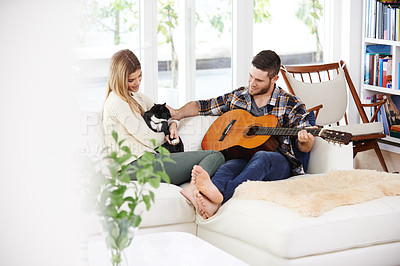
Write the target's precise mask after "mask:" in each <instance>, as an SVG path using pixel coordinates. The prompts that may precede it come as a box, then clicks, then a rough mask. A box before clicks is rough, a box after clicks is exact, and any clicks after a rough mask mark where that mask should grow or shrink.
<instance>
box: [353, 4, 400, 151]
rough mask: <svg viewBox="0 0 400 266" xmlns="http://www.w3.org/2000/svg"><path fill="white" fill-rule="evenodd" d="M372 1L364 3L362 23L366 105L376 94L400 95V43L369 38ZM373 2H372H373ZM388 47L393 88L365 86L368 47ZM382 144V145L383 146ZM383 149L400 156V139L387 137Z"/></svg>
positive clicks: (362, 96)
mask: <svg viewBox="0 0 400 266" xmlns="http://www.w3.org/2000/svg"><path fill="white" fill-rule="evenodd" d="M369 1H370V0H364V1H363V16H362V17H363V21H362V33H363V34H362V53H361V75H362V76H361V91H360V96H361V99H362V101H363V102H364V103H366V102H367V97H370V96H372V95H374V94H384V95H400V89H399V86H400V84H399V82H400V80H399V78H400V77H399V71H400V69H399V63H400V41H392V40H382V39H376V38H368V37H366V36H367V32H366V28H367V27H366V20H367V3H368V2H369ZM371 1H372V0H371ZM376 44H380V45H387V46H390V50H391V55H392V62H393V63H392V88H382V87H378V86H372V85H369V84H364V72H365V69H364V65H365V53H366V47H367V46H368V45H376ZM381 143H382V145H381ZM380 146H381V149H384V150H388V151H391V152H395V153H399V154H400V139H399V138H394V137H391V136H387V137H386V138H384V139H383V140H382V141H380Z"/></svg>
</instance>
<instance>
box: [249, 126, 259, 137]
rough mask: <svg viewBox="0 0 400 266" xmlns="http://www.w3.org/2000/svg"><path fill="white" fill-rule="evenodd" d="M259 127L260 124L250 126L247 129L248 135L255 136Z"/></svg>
mask: <svg viewBox="0 0 400 266" xmlns="http://www.w3.org/2000/svg"><path fill="white" fill-rule="evenodd" d="M258 129H259V127H258V126H252V127H250V128H249V130H248V131H247V133H246V135H247V136H254V135H255V134H256V133H257V132H258Z"/></svg>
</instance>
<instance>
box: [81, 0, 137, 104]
mask: <svg viewBox="0 0 400 266" xmlns="http://www.w3.org/2000/svg"><path fill="white" fill-rule="evenodd" d="M77 8H78V12H77V15H78V17H77V21H78V22H77V26H78V27H77V29H76V31H75V38H74V45H75V49H74V51H75V53H74V65H75V69H74V70H75V77H76V79H75V80H76V87H77V89H76V92H77V98H78V101H79V103H80V105H81V108H82V109H84V110H89V111H99V110H101V109H102V104H103V101H104V97H105V94H106V84H107V75H108V66H109V62H110V58H111V56H112V55H113V54H114V53H115V52H116V51H118V50H120V49H126V48H129V49H131V50H132V51H133V52H134V53H135V54H136V55H137V56H138V57H140V53H139V52H140V50H139V44H140V42H139V41H140V38H139V36H140V35H139V0H124V1H121V0H79V1H78V4H77Z"/></svg>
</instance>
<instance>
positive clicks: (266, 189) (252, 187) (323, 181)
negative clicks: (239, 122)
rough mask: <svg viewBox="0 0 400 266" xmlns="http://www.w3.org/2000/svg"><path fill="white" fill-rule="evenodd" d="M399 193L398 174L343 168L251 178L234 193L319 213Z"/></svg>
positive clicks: (310, 214) (307, 213)
mask: <svg viewBox="0 0 400 266" xmlns="http://www.w3.org/2000/svg"><path fill="white" fill-rule="evenodd" d="M399 195H400V175H398V174H389V173H385V172H377V171H374V170H342V171H333V172H330V173H328V174H325V175H321V176H311V177H299V178H293V179H286V180H281V181H270V182H268V181H267V182H264V181H247V182H245V183H243V184H241V185H240V186H238V187H237V188H236V190H235V193H234V195H233V197H235V198H239V199H247V200H267V201H272V202H275V203H278V204H281V205H283V206H285V207H288V208H290V209H293V210H294V211H296V212H298V213H299V214H300V215H302V216H319V215H321V214H323V213H324V212H326V211H328V210H331V209H333V208H336V207H339V206H343V205H351V204H357V203H361V202H365V201H369V200H373V199H377V198H380V197H384V196H399Z"/></svg>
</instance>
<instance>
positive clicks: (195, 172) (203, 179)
mask: <svg viewBox="0 0 400 266" xmlns="http://www.w3.org/2000/svg"><path fill="white" fill-rule="evenodd" d="M192 180H193V183H194V184H195V185H196V187H197V189H198V190H199V191H201V193H203V194H204V195H205V196H206V197H207V198H209V199H210V200H211V201H212V202H214V203H221V202H222V201H223V199H224V197H223V196H222V194H221V192H219V190H218V188H217V187H216V186H215V185H214V184H213V182H211V178H210V175H209V174H208V173H207V172H206V171H205V170H204V169H203V167H201V166H199V165H195V166H193V169H192Z"/></svg>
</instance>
